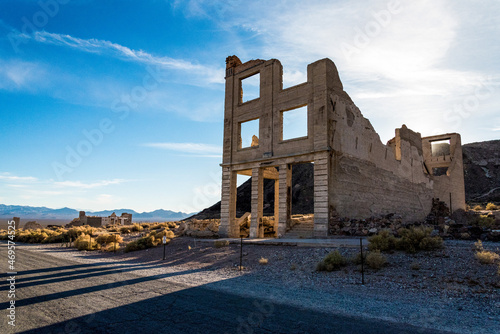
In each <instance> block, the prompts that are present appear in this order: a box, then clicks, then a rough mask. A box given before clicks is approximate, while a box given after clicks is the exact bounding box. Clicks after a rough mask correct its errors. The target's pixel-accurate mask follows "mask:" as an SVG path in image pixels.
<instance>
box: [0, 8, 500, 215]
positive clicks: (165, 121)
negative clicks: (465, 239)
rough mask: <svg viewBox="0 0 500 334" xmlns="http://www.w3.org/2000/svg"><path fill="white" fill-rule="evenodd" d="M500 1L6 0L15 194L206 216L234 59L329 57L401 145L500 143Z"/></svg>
mask: <svg viewBox="0 0 500 334" xmlns="http://www.w3.org/2000/svg"><path fill="white" fill-rule="evenodd" d="M498 17H500V2H498V1H494V0H490V1H481V2H473V1H451V0H450V1H443V0H437V1H436V0H435V1H418V2H417V1H412V2H410V1H378V0H376V1H372V0H370V1H368V0H366V1H352V0H351V1H347V0H345V1H319V0H312V1H275V2H268V1H266V2H265V1H252V2H250V1H236V0H235V1H225V2H222V1H204V0H193V1H160V0H142V1H139V0H137V1H132V0H122V1H111V0H99V1H98V0H96V1H92V0H72V1H71V0H41V1H28V0H15V1H10V0H2V1H1V2H0V157H1V160H0V161H1V164H0V203H4V204H17V205H32V206H48V207H53V208H60V207H64V206H68V207H73V208H76V209H86V210H101V209H113V208H131V209H135V210H137V211H150V210H154V209H158V208H164V209H170V210H178V211H185V212H193V211H197V210H200V209H203V208H205V207H207V206H209V205H211V204H213V203H215V202H216V201H218V200H219V198H220V167H219V163H220V162H221V152H222V149H221V145H222V121H223V107H224V105H223V103H224V68H225V58H226V57H227V56H229V55H233V54H235V55H237V56H238V57H239V58H240V59H241V60H242V61H243V62H245V61H248V60H250V59H256V58H261V59H271V58H277V59H279V60H280V61H281V62H282V64H283V66H284V85H285V86H292V85H295V84H299V83H301V82H303V81H305V80H306V67H307V64H309V63H312V62H314V61H316V60H318V59H321V58H325V57H328V58H330V59H332V60H333V61H334V62H335V63H336V65H337V68H338V70H339V73H340V77H341V79H342V81H343V83H344V89H345V90H346V91H347V92H348V93H349V95H350V96H351V97H352V99H353V100H354V102H355V103H356V105H357V106H358V107H359V108H360V109H361V111H362V113H363V115H364V116H365V117H366V118H368V119H369V120H370V121H371V123H372V124H373V126H374V127H375V129H376V130H377V132H378V133H379V135H380V137H381V140H382V141H383V142H384V143H385V142H386V141H387V140H389V139H390V138H392V137H393V136H394V129H395V128H396V127H400V126H401V125H402V124H406V125H407V126H408V127H409V128H411V129H413V130H415V131H418V132H421V133H422V135H423V136H426V135H432V134H437V133H446V132H459V133H461V134H462V141H463V142H464V143H469V142H475V141H483V140H492V139H498V138H499V137H500V136H499V134H500V112H499V111H500V110H499V108H500V80H499V79H500V60H499V59H500V57H499V55H500V41H499V36H500V20H498Z"/></svg>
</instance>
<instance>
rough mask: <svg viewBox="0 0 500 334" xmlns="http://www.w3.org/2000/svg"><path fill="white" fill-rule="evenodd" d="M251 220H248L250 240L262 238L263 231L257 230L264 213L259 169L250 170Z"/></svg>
mask: <svg viewBox="0 0 500 334" xmlns="http://www.w3.org/2000/svg"><path fill="white" fill-rule="evenodd" d="M251 206H252V218H251V219H250V238H262V237H263V236H264V235H263V234H264V231H261V229H260V228H259V224H260V218H262V215H263V211H264V175H263V170H262V168H260V167H255V168H252V200H251Z"/></svg>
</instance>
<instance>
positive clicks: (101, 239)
mask: <svg viewBox="0 0 500 334" xmlns="http://www.w3.org/2000/svg"><path fill="white" fill-rule="evenodd" d="M96 241H97V243H98V244H109V243H112V242H117V243H122V242H123V238H122V237H121V235H119V234H109V233H103V234H100V235H99V236H97V238H96Z"/></svg>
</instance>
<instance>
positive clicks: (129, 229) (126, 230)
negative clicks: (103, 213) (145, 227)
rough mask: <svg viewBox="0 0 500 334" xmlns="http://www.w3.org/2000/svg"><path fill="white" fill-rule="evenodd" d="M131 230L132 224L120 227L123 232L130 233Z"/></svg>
mask: <svg viewBox="0 0 500 334" xmlns="http://www.w3.org/2000/svg"><path fill="white" fill-rule="evenodd" d="M131 231H132V226H130V225H127V226H122V227H120V233H121V234H129V233H130V232H131Z"/></svg>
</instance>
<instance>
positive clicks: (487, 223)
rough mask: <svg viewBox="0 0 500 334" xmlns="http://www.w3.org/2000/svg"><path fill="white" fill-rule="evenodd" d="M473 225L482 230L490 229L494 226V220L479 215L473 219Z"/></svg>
mask: <svg viewBox="0 0 500 334" xmlns="http://www.w3.org/2000/svg"><path fill="white" fill-rule="evenodd" d="M474 223H475V224H477V225H479V226H481V227H484V228H491V227H492V226H493V225H495V218H494V217H489V216H488V215H479V216H476V217H475V219H474Z"/></svg>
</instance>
